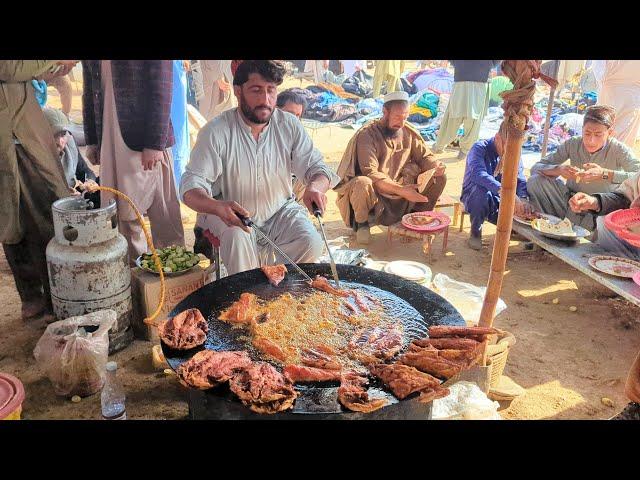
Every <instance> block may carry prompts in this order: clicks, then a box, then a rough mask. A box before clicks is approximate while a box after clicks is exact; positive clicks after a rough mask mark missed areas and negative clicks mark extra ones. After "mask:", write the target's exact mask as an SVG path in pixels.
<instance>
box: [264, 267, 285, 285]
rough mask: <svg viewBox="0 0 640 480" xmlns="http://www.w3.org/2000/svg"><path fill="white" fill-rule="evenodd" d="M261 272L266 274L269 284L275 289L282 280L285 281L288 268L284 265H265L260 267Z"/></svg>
mask: <svg viewBox="0 0 640 480" xmlns="http://www.w3.org/2000/svg"><path fill="white" fill-rule="evenodd" d="M260 270H262V272H263V273H264V274H265V276H266V277H267V279H268V280H269V283H270V284H271V285H273V286H274V287H277V286H278V285H279V284H280V282H282V280H284V276H285V274H286V273H287V272H288V270H287V267H285V266H284V265H283V264H280V265H265V266H263V267H260Z"/></svg>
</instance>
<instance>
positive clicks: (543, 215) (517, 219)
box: [513, 213, 560, 227]
mask: <svg viewBox="0 0 640 480" xmlns="http://www.w3.org/2000/svg"><path fill="white" fill-rule="evenodd" d="M539 215H540V218H546V219H547V220H549V221H550V222H556V221H558V222H559V221H560V219H559V218H558V217H554V216H553V215H549V214H548V213H540V214H539ZM513 221H514V222H517V223H521V224H522V225H527V226H529V227H530V226H531V220H524V219H523V218H520V217H517V216H515V215H514V216H513Z"/></svg>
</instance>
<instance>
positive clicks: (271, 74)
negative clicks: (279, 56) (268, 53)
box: [233, 60, 286, 86]
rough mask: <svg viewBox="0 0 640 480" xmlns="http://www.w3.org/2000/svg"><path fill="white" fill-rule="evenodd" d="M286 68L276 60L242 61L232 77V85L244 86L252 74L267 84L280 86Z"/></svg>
mask: <svg viewBox="0 0 640 480" xmlns="http://www.w3.org/2000/svg"><path fill="white" fill-rule="evenodd" d="M285 72H286V68H285V67H284V64H283V63H282V62H279V61H278V60H244V61H243V62H242V63H241V64H240V65H238V69H237V70H236V74H235V75H234V76H233V84H234V85H238V86H241V85H244V84H245V83H246V82H247V80H249V75H251V74H252V73H257V74H259V75H260V76H261V77H262V78H264V79H265V80H266V81H268V82H273V83H275V84H276V85H280V84H281V83H282V80H283V78H284V74H285Z"/></svg>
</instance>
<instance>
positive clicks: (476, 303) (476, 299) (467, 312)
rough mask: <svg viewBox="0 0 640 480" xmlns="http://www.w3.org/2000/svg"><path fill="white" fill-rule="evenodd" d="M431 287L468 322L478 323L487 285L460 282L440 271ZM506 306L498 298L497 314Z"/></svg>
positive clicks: (471, 323)
mask: <svg viewBox="0 0 640 480" xmlns="http://www.w3.org/2000/svg"><path fill="white" fill-rule="evenodd" d="M431 288H432V290H433V291H434V292H436V293H437V294H439V295H442V296H443V297H444V298H445V299H446V300H447V301H448V302H449V303H451V305H453V306H454V307H455V308H456V310H458V312H460V315H462V318H464V320H465V322H467V324H470V325H477V324H478V321H479V320H480V312H481V311H482V302H483V301H484V293H485V292H486V290H487V287H477V286H475V285H472V284H470V283H464V282H458V281H457V280H453V279H452V278H449V277H447V276H446V275H444V274H443V273H438V274H436V276H435V277H433V281H432V284H431ZM505 308H507V304H506V303H504V301H503V300H502V299H501V298H500V299H498V304H497V305H496V313H495V315H498V314H499V313H500V312H502V311H503V310H504V309H505Z"/></svg>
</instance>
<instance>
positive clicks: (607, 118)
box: [582, 105, 616, 128]
mask: <svg viewBox="0 0 640 480" xmlns="http://www.w3.org/2000/svg"><path fill="white" fill-rule="evenodd" d="M615 121H616V109H615V108H613V107H612V106H610V105H591V106H590V107H588V108H587V109H586V110H585V112H584V119H583V121H582V125H583V126H584V125H586V123H587V122H594V123H599V124H600V125H604V126H605V127H607V128H611V127H613V124H614V123H615Z"/></svg>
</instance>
